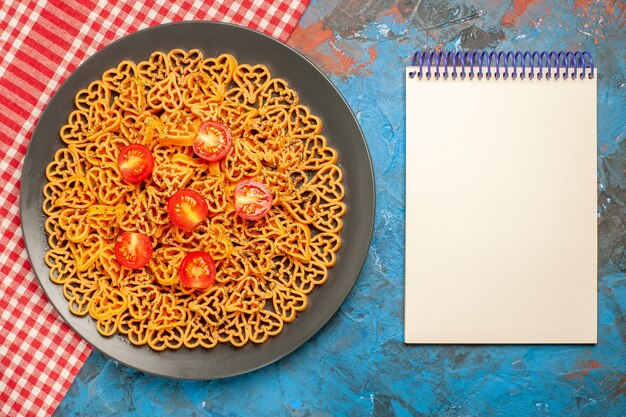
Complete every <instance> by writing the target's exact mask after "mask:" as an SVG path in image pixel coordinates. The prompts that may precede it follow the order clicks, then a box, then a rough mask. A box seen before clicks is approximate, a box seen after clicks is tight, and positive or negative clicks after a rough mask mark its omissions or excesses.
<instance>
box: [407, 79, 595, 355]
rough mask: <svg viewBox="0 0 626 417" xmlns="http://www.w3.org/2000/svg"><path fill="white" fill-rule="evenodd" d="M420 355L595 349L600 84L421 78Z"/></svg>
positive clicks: (410, 154) (413, 241)
mask: <svg viewBox="0 0 626 417" xmlns="http://www.w3.org/2000/svg"><path fill="white" fill-rule="evenodd" d="M415 70H416V68H411V67H409V68H407V70H406V128H407V133H406V270H405V342H406V343H595V342H596V320H597V319H596V316H597V301H596V300H597V209H596V207H597V173H596V146H597V145H596V123H597V122H596V78H595V77H594V78H593V79H584V80H579V79H576V80H571V79H567V80H563V79H560V80H554V79H550V80H545V79H542V80H538V79H536V78H535V79H532V80H529V79H524V80H522V79H519V78H518V79H516V80H513V79H510V78H509V79H507V80H504V79H502V78H500V79H498V80H496V79H494V78H492V79H489V80H488V79H484V78H483V79H481V80H479V79H478V78H474V79H472V80H470V79H469V78H465V79H461V78H457V79H456V80H455V79H452V78H448V79H443V78H440V79H434V78H431V79H426V78H423V79H418V78H409V75H408V74H409V72H410V71H415Z"/></svg>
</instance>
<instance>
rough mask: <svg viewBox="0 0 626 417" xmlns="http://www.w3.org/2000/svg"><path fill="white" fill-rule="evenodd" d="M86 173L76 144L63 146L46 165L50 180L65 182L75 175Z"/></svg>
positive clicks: (47, 175)
mask: <svg viewBox="0 0 626 417" xmlns="http://www.w3.org/2000/svg"><path fill="white" fill-rule="evenodd" d="M83 175H85V172H84V169H83V165H82V163H81V161H80V156H79V155H78V152H77V150H76V148H75V147H74V146H71V145H70V146H69V147H67V148H61V149H59V150H58V151H57V152H56V153H55V154H54V159H53V160H52V162H50V164H48V166H47V167H46V177H47V178H48V181H55V182H65V180H68V179H69V178H71V177H73V176H83Z"/></svg>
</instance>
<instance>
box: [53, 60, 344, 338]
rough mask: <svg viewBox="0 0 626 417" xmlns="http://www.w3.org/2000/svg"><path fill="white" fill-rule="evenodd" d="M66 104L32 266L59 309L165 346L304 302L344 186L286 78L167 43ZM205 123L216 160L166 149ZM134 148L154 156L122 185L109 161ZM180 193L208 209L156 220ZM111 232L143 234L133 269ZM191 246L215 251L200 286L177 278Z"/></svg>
mask: <svg viewBox="0 0 626 417" xmlns="http://www.w3.org/2000/svg"><path fill="white" fill-rule="evenodd" d="M75 104H76V110H75V111H73V112H72V113H71V114H70V115H69V117H68V121H67V124H65V126H63V128H62V129H61V131H60V136H61V139H62V141H63V142H64V143H65V144H66V146H65V147H63V148H61V149H59V150H58V151H57V152H56V154H55V156H54V159H53V161H52V162H51V163H50V164H49V165H48V167H47V170H46V175H47V178H48V180H49V182H48V183H47V184H46V186H45V187H44V189H43V193H44V197H45V201H44V204H43V211H44V213H45V214H46V215H47V216H48V217H47V220H46V222H45V229H46V231H47V232H48V235H49V237H48V242H49V246H50V250H49V251H48V252H47V254H46V256H45V261H46V264H47V265H48V266H49V267H50V279H51V280H52V281H53V282H55V283H56V284H59V285H62V286H63V293H64V295H65V297H66V298H67V300H68V302H69V309H70V310H71V312H72V313H74V314H76V315H79V316H85V315H90V316H91V317H92V318H93V319H94V320H95V323H96V326H97V329H98V331H99V332H100V333H101V334H102V335H105V336H111V335H114V334H116V333H120V334H123V335H126V337H127V338H128V340H129V341H130V342H131V343H133V344H134V345H145V344H147V345H149V346H150V347H151V348H152V349H155V350H164V349H168V348H169V349H177V348H181V347H183V346H186V347H188V348H195V347H198V346H202V347H205V348H212V347H214V346H216V345H218V344H220V343H225V344H232V345H234V346H237V347H239V346H243V345H245V344H246V343H248V342H253V343H262V342H264V341H266V340H267V339H268V338H269V337H270V336H274V335H277V334H278V333H280V332H281V331H282V329H283V326H284V324H285V323H288V322H292V321H293V320H294V319H295V318H296V316H297V315H298V312H301V311H303V310H305V309H306V308H307V304H308V296H309V294H310V293H311V291H313V289H314V288H315V287H316V286H318V285H321V284H323V283H324V282H325V281H326V280H327V279H328V268H330V267H332V266H333V265H334V264H335V262H336V252H337V251H338V250H339V248H340V246H341V238H340V232H341V229H342V226H343V223H342V220H341V217H342V216H343V215H344V213H345V212H346V206H345V203H344V202H343V201H342V200H343V198H344V192H345V191H344V187H343V186H342V172H341V170H340V168H339V167H338V166H337V153H336V151H335V150H334V149H333V148H331V147H329V146H328V144H327V141H326V139H325V138H324V136H322V135H321V130H322V122H321V120H320V119H319V118H318V117H316V116H315V115H313V114H311V113H310V111H309V109H308V108H307V107H306V106H304V105H302V104H300V103H299V100H298V94H297V93H296V92H295V91H293V90H292V89H291V88H289V86H288V85H287V83H286V82H285V81H284V80H281V79H279V78H272V77H271V74H270V72H269V70H268V68H267V67H265V66H264V65H248V64H239V63H238V62H237V61H236V59H235V58H234V57H233V56H231V55H228V54H223V55H220V56H218V57H211V58H205V57H203V55H202V53H201V52H200V51H199V50H189V51H184V50H179V49H175V50H172V51H169V52H168V53H164V52H154V53H152V55H151V56H150V57H149V59H147V60H145V61H141V62H139V63H133V62H131V61H123V62H121V63H120V64H119V65H118V66H117V68H112V69H109V70H108V71H106V72H104V74H103V75H102V79H101V80H98V81H94V82H93V83H91V84H90V85H89V86H88V87H87V88H85V89H82V90H80V91H79V92H78V93H77V94H76V97H75ZM205 120H218V121H220V122H222V123H224V124H226V126H228V128H229V129H230V130H231V132H232V135H233V148H232V149H231V151H230V153H229V154H228V155H227V156H226V157H225V158H224V159H223V160H222V161H220V162H218V163H207V161H204V160H202V159H199V158H197V157H195V156H194V153H193V150H192V148H191V146H182V145H180V144H179V143H180V142H181V140H184V139H188V138H189V137H190V136H193V135H195V134H196V132H195V131H196V129H197V127H198V124H199V123H200V122H202V121H205ZM133 143H138V144H143V145H145V146H146V147H148V148H149V149H150V150H151V152H152V154H153V156H154V170H153V173H152V176H151V178H149V179H148V180H146V181H144V182H142V183H140V184H130V183H126V182H125V181H124V180H123V179H122V178H121V176H120V173H119V167H118V164H117V156H118V154H119V152H120V150H121V149H123V148H124V147H125V146H128V145H129V144H133ZM246 178H251V179H255V180H258V181H260V182H262V183H264V184H265V185H267V186H268V188H269V189H270V190H271V193H272V197H273V206H272V209H271V211H270V212H269V213H268V214H267V215H266V216H265V217H264V218H263V219H261V220H258V221H248V220H244V219H242V218H240V217H238V216H236V215H235V213H234V207H233V188H234V186H235V184H237V182H238V181H240V180H242V179H246ZM183 188H190V189H193V190H195V191H197V192H199V193H200V194H202V195H203V196H204V197H205V198H206V200H207V202H208V205H209V212H210V215H209V217H208V218H207V219H206V220H205V221H204V222H203V223H202V224H200V225H199V226H198V227H196V228H195V229H194V230H192V231H189V232H186V231H184V230H182V229H179V228H178V227H176V226H174V225H172V223H171V222H170V220H169V218H168V215H167V201H168V198H169V197H170V196H171V195H172V194H173V193H174V192H175V191H177V190H180V189H183ZM124 231H139V232H142V233H145V234H147V235H148V236H149V237H150V239H151V241H152V244H153V248H154V253H153V258H152V260H151V261H150V262H149V263H148V264H147V265H146V266H145V267H143V268H141V269H135V270H130V269H126V268H124V267H122V266H121V265H120V264H119V263H118V262H117V260H116V258H115V256H114V250H113V249H114V243H115V239H116V237H117V236H118V235H119V234H120V233H122V232H124ZM192 251H204V252H207V253H209V254H210V255H211V256H212V257H213V259H214V260H215V262H216V267H217V276H216V283H215V285H213V286H211V287H209V288H207V289H205V290H193V289H188V288H185V287H184V286H182V285H181V284H180V282H179V278H178V272H177V270H178V267H179V264H180V261H181V259H182V258H183V257H184V256H185V255H186V254H187V253H189V252H192Z"/></svg>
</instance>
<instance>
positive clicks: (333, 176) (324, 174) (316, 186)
mask: <svg viewBox="0 0 626 417" xmlns="http://www.w3.org/2000/svg"><path fill="white" fill-rule="evenodd" d="M342 178H343V173H342V172H341V170H340V169H339V167H337V166H336V165H324V166H323V167H322V168H321V169H320V170H319V171H317V173H316V174H315V176H314V177H313V179H312V180H311V181H310V182H309V183H308V184H307V186H308V187H310V188H311V189H313V190H315V191H316V192H317V193H318V194H319V195H320V197H322V198H323V199H324V200H326V201H327V202H329V203H334V202H337V201H341V199H343V196H344V194H345V189H344V188H343V185H342V184H341V180H342Z"/></svg>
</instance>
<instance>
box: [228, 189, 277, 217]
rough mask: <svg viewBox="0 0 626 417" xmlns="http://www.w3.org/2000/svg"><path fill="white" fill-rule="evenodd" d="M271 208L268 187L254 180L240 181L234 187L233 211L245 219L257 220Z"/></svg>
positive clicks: (270, 196) (270, 194) (270, 195)
mask: <svg viewBox="0 0 626 417" xmlns="http://www.w3.org/2000/svg"><path fill="white" fill-rule="evenodd" d="M271 208H272V193H271V192H270V190H269V188H267V186H266V185H265V184H263V183H261V182H258V181H255V180H243V181H240V182H239V183H238V184H237V186H236V187H235V213H237V215H238V216H240V217H242V218H244V219H246V220H259V219H260V218H262V217H263V216H265V215H266V214H267V213H268V212H269V211H270V209H271Z"/></svg>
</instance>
